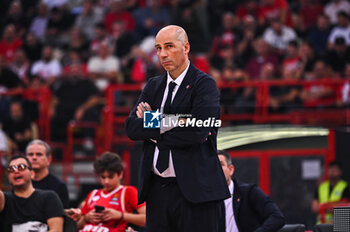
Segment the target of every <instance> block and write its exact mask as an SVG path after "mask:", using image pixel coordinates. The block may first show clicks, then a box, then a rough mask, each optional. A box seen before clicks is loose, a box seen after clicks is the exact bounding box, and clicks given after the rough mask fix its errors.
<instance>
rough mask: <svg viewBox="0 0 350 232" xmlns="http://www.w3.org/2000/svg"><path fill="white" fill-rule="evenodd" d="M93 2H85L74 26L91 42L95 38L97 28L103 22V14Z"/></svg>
mask: <svg viewBox="0 0 350 232" xmlns="http://www.w3.org/2000/svg"><path fill="white" fill-rule="evenodd" d="M94 2H95V1H93V0H85V1H84V3H83V9H82V11H81V13H80V14H79V15H78V17H77V18H76V20H75V24H74V26H75V27H77V28H79V29H80V31H82V33H83V34H84V36H85V37H86V38H87V39H88V41H91V40H93V39H94V37H95V26H96V25H97V24H98V23H101V22H102V16H103V12H102V9H101V8H100V7H98V6H97V5H96V4H95V3H94Z"/></svg>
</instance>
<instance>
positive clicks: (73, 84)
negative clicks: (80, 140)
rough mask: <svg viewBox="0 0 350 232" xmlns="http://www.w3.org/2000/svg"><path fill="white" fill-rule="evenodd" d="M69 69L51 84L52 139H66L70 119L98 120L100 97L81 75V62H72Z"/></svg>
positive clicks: (94, 87)
mask: <svg viewBox="0 0 350 232" xmlns="http://www.w3.org/2000/svg"><path fill="white" fill-rule="evenodd" d="M69 70H70V72H69V75H67V76H66V77H64V78H61V79H60V80H58V81H57V82H55V83H54V85H53V86H52V94H53V96H52V99H51V106H50V115H51V128H52V129H51V133H52V139H53V140H55V141H64V140H65V139H66V133H67V124H68V122H69V121H70V120H77V121H90V122H91V121H92V122H98V121H99V120H100V112H101V98H100V93H99V91H98V89H97V88H96V86H95V84H94V83H93V82H92V81H91V80H90V79H88V78H86V77H85V78H84V77H83V75H82V66H81V64H79V63H73V64H72V65H71V66H70V69H69Z"/></svg>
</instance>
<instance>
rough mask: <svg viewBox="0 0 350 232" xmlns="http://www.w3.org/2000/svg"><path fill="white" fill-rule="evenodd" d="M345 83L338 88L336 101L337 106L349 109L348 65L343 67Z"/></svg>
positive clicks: (349, 75) (349, 67) (349, 64)
mask: <svg viewBox="0 0 350 232" xmlns="http://www.w3.org/2000/svg"><path fill="white" fill-rule="evenodd" d="M343 78H344V79H345V80H346V81H345V82H344V84H342V85H341V86H340V88H339V90H338V91H339V92H340V96H339V98H338V99H337V106H339V107H350V63H347V64H346V65H345V71H344V77H343Z"/></svg>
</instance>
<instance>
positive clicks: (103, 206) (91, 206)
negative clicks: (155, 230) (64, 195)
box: [66, 152, 146, 232]
mask: <svg viewBox="0 0 350 232" xmlns="http://www.w3.org/2000/svg"><path fill="white" fill-rule="evenodd" d="M94 170H95V173H96V174H97V175H98V176H99V178H100V181H101V184H102V185H103V188H102V189H95V190H93V191H92V192H90V193H89V195H88V196H87V197H86V199H85V201H84V202H83V204H82V208H81V209H69V210H67V211H66V214H67V215H68V216H69V217H71V218H73V219H74V220H76V221H77V226H78V229H80V230H79V231H80V232H90V231H103V232H119V231H125V229H126V227H127V225H128V224H129V223H130V224H134V225H138V226H144V225H145V223H146V215H145V214H146V206H145V204H141V205H137V189H136V188H135V187H133V186H124V185H121V183H120V182H121V179H122V178H123V173H124V165H123V163H122V160H121V158H120V156H119V155H117V154H115V153H111V152H106V153H104V154H102V155H101V157H100V158H98V159H97V160H96V161H95V163H94ZM133 211H137V213H133Z"/></svg>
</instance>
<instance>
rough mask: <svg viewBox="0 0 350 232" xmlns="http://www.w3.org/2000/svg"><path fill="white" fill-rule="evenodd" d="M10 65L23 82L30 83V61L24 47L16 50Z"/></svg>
mask: <svg viewBox="0 0 350 232" xmlns="http://www.w3.org/2000/svg"><path fill="white" fill-rule="evenodd" d="M10 67H11V70H12V71H13V72H14V73H16V74H17V76H18V77H19V78H20V79H21V81H22V83H23V84H25V85H26V86H27V85H28V83H29V74H30V62H29V61H28V58H27V55H26V53H25V52H24V50H23V49H18V50H17V51H16V52H15V56H14V59H13V62H12V64H11V65H10Z"/></svg>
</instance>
